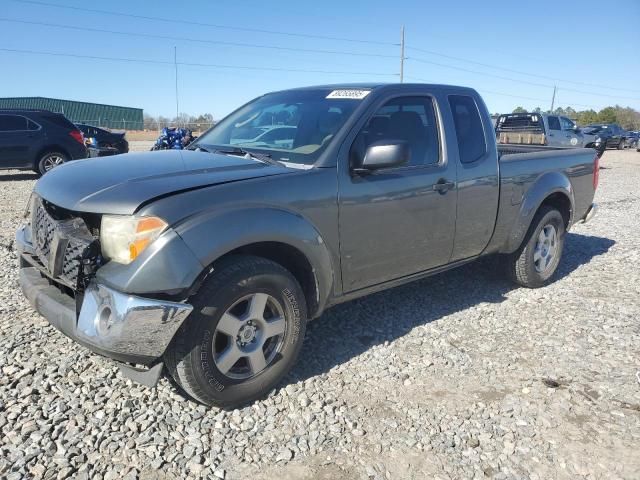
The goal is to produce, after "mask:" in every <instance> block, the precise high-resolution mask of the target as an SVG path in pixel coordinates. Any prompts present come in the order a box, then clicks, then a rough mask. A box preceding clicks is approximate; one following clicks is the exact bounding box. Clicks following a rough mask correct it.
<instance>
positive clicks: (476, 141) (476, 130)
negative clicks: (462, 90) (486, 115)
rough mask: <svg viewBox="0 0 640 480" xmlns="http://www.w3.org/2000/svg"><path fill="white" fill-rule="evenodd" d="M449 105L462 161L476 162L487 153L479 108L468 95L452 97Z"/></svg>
mask: <svg viewBox="0 0 640 480" xmlns="http://www.w3.org/2000/svg"><path fill="white" fill-rule="evenodd" d="M449 105H450V106H451V111H452V112H453V121H454V124H455V127H456V139H457V140H458V152H459V153H460V161H461V162H462V163H472V162H475V161H476V160H479V159H480V158H481V157H482V156H483V155H484V154H485V152H486V151H487V144H486V143H485V139H484V128H483V127H482V120H481V119H480V112H479V111H478V106H477V105H476V102H475V100H474V99H473V98H472V97H469V96H467V95H450V96H449Z"/></svg>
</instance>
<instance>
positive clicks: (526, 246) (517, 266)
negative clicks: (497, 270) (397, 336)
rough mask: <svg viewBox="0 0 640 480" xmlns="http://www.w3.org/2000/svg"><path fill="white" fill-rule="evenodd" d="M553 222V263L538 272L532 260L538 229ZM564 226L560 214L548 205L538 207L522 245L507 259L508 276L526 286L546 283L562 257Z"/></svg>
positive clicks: (534, 286)
mask: <svg viewBox="0 0 640 480" xmlns="http://www.w3.org/2000/svg"><path fill="white" fill-rule="evenodd" d="M548 224H553V225H554V226H555V228H556V232H557V242H558V247H557V252H556V255H555V258H554V259H553V262H554V265H553V267H552V268H550V269H549V270H548V271H545V272H538V271H536V269H535V265H534V262H533V251H534V249H535V245H536V242H537V239H538V235H539V234H540V231H541V230H542V228H543V227H544V226H545V225H548ZM565 235H566V228H565V222H564V218H563V217H562V214H561V213H560V212H559V211H558V210H557V209H555V208H553V207H550V206H548V205H543V206H542V207H540V209H539V210H538V212H536V215H535V216H534V217H533V220H532V222H531V226H530V227H529V230H528V231H527V235H526V236H525V239H524V241H523V242H522V246H521V247H520V248H519V249H518V250H517V251H516V252H515V253H514V254H513V255H511V256H510V258H509V260H508V269H509V276H510V277H511V279H512V280H513V281H514V282H516V283H517V284H519V285H521V286H523V287H527V288H539V287H543V286H545V285H547V284H548V283H549V282H550V281H551V280H552V279H553V277H554V275H555V272H556V270H557V268H558V265H559V263H560V260H561V258H562V252H563V250H564V241H565Z"/></svg>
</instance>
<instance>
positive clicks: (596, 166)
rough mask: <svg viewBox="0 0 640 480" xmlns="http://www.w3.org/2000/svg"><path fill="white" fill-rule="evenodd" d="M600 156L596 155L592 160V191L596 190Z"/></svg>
mask: <svg viewBox="0 0 640 480" xmlns="http://www.w3.org/2000/svg"><path fill="white" fill-rule="evenodd" d="M599 177H600V154H596V158H595V159H594V160H593V189H594V190H595V189H597V188H598V180H600V178H599Z"/></svg>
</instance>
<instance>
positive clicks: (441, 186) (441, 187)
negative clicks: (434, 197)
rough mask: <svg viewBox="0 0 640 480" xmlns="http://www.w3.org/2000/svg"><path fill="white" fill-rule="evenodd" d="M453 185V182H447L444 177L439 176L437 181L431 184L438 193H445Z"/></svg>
mask: <svg viewBox="0 0 640 480" xmlns="http://www.w3.org/2000/svg"><path fill="white" fill-rule="evenodd" d="M455 186H456V184H455V183H453V182H447V181H446V180H445V179H444V178H441V179H440V180H438V183H434V184H433V189H434V190H435V191H436V192H438V193H442V194H445V193H447V192H448V191H449V190H451V189H452V188H453V187H455Z"/></svg>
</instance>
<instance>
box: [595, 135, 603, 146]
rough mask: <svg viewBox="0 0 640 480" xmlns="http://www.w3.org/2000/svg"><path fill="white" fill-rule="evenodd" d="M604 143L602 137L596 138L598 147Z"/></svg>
mask: <svg viewBox="0 0 640 480" xmlns="http://www.w3.org/2000/svg"><path fill="white" fill-rule="evenodd" d="M601 143H602V139H601V138H600V137H598V138H596V145H600V144H601Z"/></svg>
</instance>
